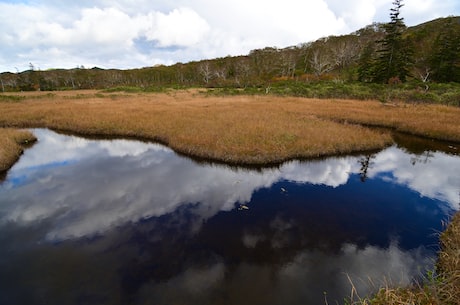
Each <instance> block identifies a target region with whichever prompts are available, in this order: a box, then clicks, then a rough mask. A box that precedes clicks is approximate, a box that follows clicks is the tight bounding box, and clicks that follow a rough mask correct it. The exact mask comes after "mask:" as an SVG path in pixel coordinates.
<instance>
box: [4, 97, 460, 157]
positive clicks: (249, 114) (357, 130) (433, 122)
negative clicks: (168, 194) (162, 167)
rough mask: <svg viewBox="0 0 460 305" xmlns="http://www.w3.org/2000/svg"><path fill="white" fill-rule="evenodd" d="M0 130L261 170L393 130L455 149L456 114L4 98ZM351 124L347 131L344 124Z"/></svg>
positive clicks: (222, 102) (357, 145)
mask: <svg viewBox="0 0 460 305" xmlns="http://www.w3.org/2000/svg"><path fill="white" fill-rule="evenodd" d="M3 97H4V98H3V99H2V100H3V102H1V107H2V112H1V113H0V126H1V127H16V128H29V127H48V128H52V129H56V130H62V131H68V132H74V133H78V134H82V135H102V136H119V137H134V138H140V139H149V140H154V141H160V142H163V143H165V144H167V145H169V146H170V147H171V148H173V149H175V150H176V151H178V152H181V153H185V154H189V155H192V156H195V157H200V158H209V159H213V160H218V161H223V162H230V163H246V164H264V163H275V162H281V161H283V160H287V159H292V158H311V157H320V156H326V155H334V154H341V153H350V152H357V151H364V150H372V149H379V148H382V147H384V146H386V145H388V144H389V143H391V141H392V140H391V137H390V135H389V134H388V133H382V132H379V131H376V130H371V129H369V128H366V127H362V126H359V125H361V124H362V125H374V126H385V127H391V128H395V129H397V130H399V131H403V132H408V133H412V134H416V135H422V136H427V137H432V138H437V139H444V140H452V141H460V124H458V122H459V121H460V109H457V108H453V107H447V106H440V105H422V106H416V105H408V104H397V105H387V104H382V103H379V102H373V101H353V100H320V99H305V98H290V97H274V96H235V97H225V96H224V97H217V96H204V95H203V94H199V92H198V90H193V91H192V90H189V91H170V92H168V93H150V94H145V93H133V94H126V93H123V94H122V93H118V94H111V93H100V92H96V91H63V92H55V93H51V94H50V93H40V92H36V93H32V92H31V93H27V94H25V93H20V94H19V93H18V94H17V95H10V97H11V98H10V99H8V98H6V96H3ZM349 123H353V124H349Z"/></svg>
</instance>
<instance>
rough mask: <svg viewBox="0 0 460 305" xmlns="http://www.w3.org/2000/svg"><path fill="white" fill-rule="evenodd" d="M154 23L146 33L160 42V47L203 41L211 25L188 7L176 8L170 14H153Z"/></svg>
mask: <svg viewBox="0 0 460 305" xmlns="http://www.w3.org/2000/svg"><path fill="white" fill-rule="evenodd" d="M149 17H151V19H152V20H151V21H152V25H151V27H150V28H149V29H147V31H146V33H145V35H146V37H147V39H148V40H153V41H155V42H158V44H157V45H158V46H159V47H170V46H182V47H186V46H193V45H195V44H197V43H198V42H200V41H202V40H203V38H204V37H205V36H206V34H207V33H208V32H209V30H210V27H209V25H208V24H207V22H206V20H204V19H203V18H201V17H200V16H199V15H198V14H197V13H196V12H195V11H193V10H191V9H188V8H179V9H175V10H173V11H172V12H170V13H168V14H163V13H160V12H157V13H155V14H151V15H150V16H149Z"/></svg>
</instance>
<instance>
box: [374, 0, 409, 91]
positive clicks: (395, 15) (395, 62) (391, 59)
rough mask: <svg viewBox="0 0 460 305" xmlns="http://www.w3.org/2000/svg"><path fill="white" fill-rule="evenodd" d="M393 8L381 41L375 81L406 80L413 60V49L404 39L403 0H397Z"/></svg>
mask: <svg viewBox="0 0 460 305" xmlns="http://www.w3.org/2000/svg"><path fill="white" fill-rule="evenodd" d="M393 5H394V7H393V8H391V10H390V11H391V12H390V18H391V21H390V22H389V23H387V24H385V25H384V28H385V37H384V38H383V40H381V41H379V43H380V45H381V49H380V50H378V53H379V56H378V59H377V62H376V66H375V70H374V71H375V75H374V81H375V82H381V83H387V82H388V80H389V79H391V78H398V79H399V80H400V81H403V82H404V81H405V80H406V78H407V76H408V75H409V65H410V63H411V62H412V60H411V53H412V52H411V49H410V47H409V46H408V44H407V42H406V41H405V40H404V39H403V36H402V34H403V32H404V30H405V29H406V25H405V24H404V18H401V17H400V14H401V8H402V7H403V6H404V4H402V0H395V1H394V2H393Z"/></svg>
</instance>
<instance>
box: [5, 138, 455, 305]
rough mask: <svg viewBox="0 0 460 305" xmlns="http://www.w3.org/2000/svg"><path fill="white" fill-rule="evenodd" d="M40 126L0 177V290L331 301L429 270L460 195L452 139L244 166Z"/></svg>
mask: <svg viewBox="0 0 460 305" xmlns="http://www.w3.org/2000/svg"><path fill="white" fill-rule="evenodd" d="M34 133H35V134H36V136H37V137H38V139H39V141H38V143H37V144H35V145H34V146H33V147H32V148H30V149H28V150H26V152H25V154H24V155H23V156H22V157H21V159H20V161H19V162H18V163H17V164H16V165H15V166H14V167H13V168H12V169H11V170H10V172H9V173H8V175H7V176H6V178H5V180H4V181H3V182H1V184H0V304H200V305H202V304H251V305H256V304H325V299H327V302H329V303H330V304H332V303H335V301H336V300H337V301H339V302H341V301H342V300H343V299H344V298H345V297H346V296H348V295H349V294H350V291H351V284H350V279H351V281H352V282H353V284H354V285H355V286H356V288H357V289H358V292H359V293H360V295H361V296H365V295H366V294H367V293H370V292H371V291H373V290H374V289H375V287H376V286H378V285H379V284H381V283H382V282H384V281H385V282H389V283H393V284H407V283H409V282H410V281H411V279H413V278H414V277H419V276H421V275H422V274H423V273H424V272H425V271H426V270H427V268H431V267H432V265H433V262H434V259H435V255H436V251H437V250H438V238H437V233H438V232H439V231H441V230H442V229H443V221H446V220H447V219H448V218H449V216H451V215H452V214H453V213H454V212H455V211H457V210H458V209H459V191H460V157H459V156H458V154H457V147H455V146H449V147H448V148H446V151H444V152H442V151H438V150H436V149H430V150H425V149H421V148H420V145H419V147H418V148H417V149H416V150H409V149H407V148H404V147H402V146H398V145H395V146H393V147H389V148H387V149H385V150H383V151H380V152H378V153H375V154H371V155H361V156H344V157H335V158H328V159H323V160H315V161H308V162H307V161H302V162H301V161H292V162H287V163H284V164H282V165H280V166H278V167H273V168H259V169H249V168H237V167H230V166H225V165H216V164H210V163H202V162H201V163H198V162H195V161H193V160H191V159H189V158H186V157H181V156H178V155H176V154H175V153H174V152H173V151H171V150H170V149H168V148H165V147H163V146H161V145H157V144H151V143H143V142H136V141H128V140H88V139H82V138H78V137H74V136H65V135H60V134H57V133H54V132H52V131H49V130H43V129H37V130H34ZM422 146H423V145H422ZM446 147H447V145H446Z"/></svg>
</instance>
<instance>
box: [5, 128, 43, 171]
mask: <svg viewBox="0 0 460 305" xmlns="http://www.w3.org/2000/svg"><path fill="white" fill-rule="evenodd" d="M34 141H35V137H34V135H33V134H32V133H31V132H29V131H26V130H18V129H9V128H0V173H3V172H6V171H7V170H8V169H9V168H10V167H11V166H12V165H13V164H14V162H16V160H17V159H18V158H19V156H20V155H21V154H22V152H23V148H24V146H26V145H28V144H30V143H32V142H34Z"/></svg>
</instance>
